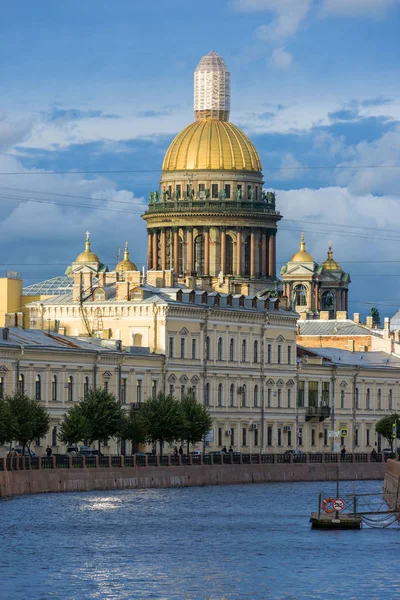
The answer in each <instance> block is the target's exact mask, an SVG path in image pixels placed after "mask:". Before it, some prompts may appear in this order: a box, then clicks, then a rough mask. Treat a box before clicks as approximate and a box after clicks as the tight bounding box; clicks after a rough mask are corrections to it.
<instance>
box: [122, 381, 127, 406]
mask: <svg viewBox="0 0 400 600" xmlns="http://www.w3.org/2000/svg"><path fill="white" fill-rule="evenodd" d="M126 388H127V385H126V379H121V402H122V403H123V404H125V402H126Z"/></svg>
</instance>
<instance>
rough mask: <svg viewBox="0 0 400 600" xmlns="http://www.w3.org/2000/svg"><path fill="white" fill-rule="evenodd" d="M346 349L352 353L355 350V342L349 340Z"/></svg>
mask: <svg viewBox="0 0 400 600" xmlns="http://www.w3.org/2000/svg"><path fill="white" fill-rule="evenodd" d="M347 347H348V349H349V350H350V352H354V350H355V340H349V341H348V342H347Z"/></svg>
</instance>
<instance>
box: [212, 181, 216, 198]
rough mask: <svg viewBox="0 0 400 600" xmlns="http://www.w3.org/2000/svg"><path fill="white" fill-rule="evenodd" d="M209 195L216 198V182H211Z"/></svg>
mask: <svg viewBox="0 0 400 600" xmlns="http://www.w3.org/2000/svg"><path fill="white" fill-rule="evenodd" d="M211 195H212V197H213V198H218V183H212V184H211Z"/></svg>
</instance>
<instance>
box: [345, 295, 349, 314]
mask: <svg viewBox="0 0 400 600" xmlns="http://www.w3.org/2000/svg"><path fill="white" fill-rule="evenodd" d="M345 299H346V300H345V302H346V305H345V306H346V308H345V310H346V312H347V316H349V290H346V291H345Z"/></svg>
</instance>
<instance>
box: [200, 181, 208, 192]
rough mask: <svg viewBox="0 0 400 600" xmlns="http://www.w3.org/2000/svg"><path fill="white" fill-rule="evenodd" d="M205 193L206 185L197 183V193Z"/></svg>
mask: <svg viewBox="0 0 400 600" xmlns="http://www.w3.org/2000/svg"><path fill="white" fill-rule="evenodd" d="M205 191H206V184H205V183H199V192H205Z"/></svg>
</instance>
